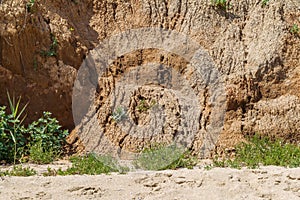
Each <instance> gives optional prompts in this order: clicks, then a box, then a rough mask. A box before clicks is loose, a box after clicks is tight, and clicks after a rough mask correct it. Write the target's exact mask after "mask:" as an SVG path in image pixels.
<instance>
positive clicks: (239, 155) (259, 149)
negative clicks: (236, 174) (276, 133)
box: [214, 134, 300, 168]
mask: <svg viewBox="0 0 300 200" xmlns="http://www.w3.org/2000/svg"><path fill="white" fill-rule="evenodd" d="M214 164H215V166H220V167H226V166H230V167H234V168H241V167H243V166H247V167H249V168H256V167H258V166H259V165H276V166H285V167H299V166H300V146H299V145H298V146H297V145H294V144H289V143H284V142H283V141H282V140H279V139H277V140H275V141H272V140H271V139H270V138H268V137H263V136H260V135H258V134H256V135H254V136H253V137H251V138H249V142H243V143H241V144H239V145H237V147H236V156H235V158H234V159H223V160H221V161H220V160H217V159H216V160H215V161H214Z"/></svg>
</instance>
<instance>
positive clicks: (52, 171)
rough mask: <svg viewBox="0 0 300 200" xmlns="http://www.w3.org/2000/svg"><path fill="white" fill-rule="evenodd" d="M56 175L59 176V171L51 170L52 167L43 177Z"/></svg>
mask: <svg viewBox="0 0 300 200" xmlns="http://www.w3.org/2000/svg"><path fill="white" fill-rule="evenodd" d="M60 171H62V170H61V169H60ZM56 175H57V170H55V169H51V167H48V168H47V172H44V173H43V176H56Z"/></svg>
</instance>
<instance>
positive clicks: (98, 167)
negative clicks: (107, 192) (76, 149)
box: [48, 153, 128, 175]
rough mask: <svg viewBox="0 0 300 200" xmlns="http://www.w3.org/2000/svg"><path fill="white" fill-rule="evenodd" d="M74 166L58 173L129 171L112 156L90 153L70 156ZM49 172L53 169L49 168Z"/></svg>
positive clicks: (90, 173) (89, 173)
mask: <svg viewBox="0 0 300 200" xmlns="http://www.w3.org/2000/svg"><path fill="white" fill-rule="evenodd" d="M70 160H71V162H72V167H70V168H68V169H67V170H65V171H62V170H61V169H59V170H58V171H57V174H58V175H73V174H88V175H96V174H102V173H106V174H107V173H110V172H120V173H124V172H126V171H128V169H127V168H125V167H122V166H120V165H119V164H118V163H117V161H116V160H115V159H113V158H112V157H110V156H98V155H96V154H94V153H90V154H88V155H86V156H74V157H71V158H70ZM48 172H49V173H53V172H51V170H49V169H48Z"/></svg>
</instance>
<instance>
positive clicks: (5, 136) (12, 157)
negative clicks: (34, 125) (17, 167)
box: [0, 92, 28, 164]
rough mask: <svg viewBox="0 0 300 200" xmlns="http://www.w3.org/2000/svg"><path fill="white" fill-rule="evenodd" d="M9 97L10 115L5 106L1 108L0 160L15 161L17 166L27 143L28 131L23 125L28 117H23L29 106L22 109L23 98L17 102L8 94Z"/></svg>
mask: <svg viewBox="0 0 300 200" xmlns="http://www.w3.org/2000/svg"><path fill="white" fill-rule="evenodd" d="M7 97H8V102H9V108H10V114H6V112H5V109H6V107H5V106H3V107H0V136H1V137H0V160H7V161H9V162H10V161H13V163H14V164H15V163H16V159H17V157H19V156H20V154H22V151H21V148H22V147H23V146H24V144H25V142H26V139H25V136H24V133H25V132H26V131H25V128H24V126H23V125H22V123H23V121H24V119H25V117H26V115H24V116H23V117H22V115H23V113H24V111H25V109H26V107H27V105H28V104H26V105H25V106H23V107H20V101H21V97H19V98H18V100H17V101H16V99H15V97H13V98H11V97H10V95H9V93H8V92H7ZM18 150H19V151H18Z"/></svg>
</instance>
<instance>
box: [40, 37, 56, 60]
mask: <svg viewBox="0 0 300 200" xmlns="http://www.w3.org/2000/svg"><path fill="white" fill-rule="evenodd" d="M57 46H58V42H57V39H56V37H55V36H54V35H52V34H51V45H50V48H49V50H48V51H42V52H41V54H42V55H43V56H47V57H51V56H56V55H57V52H56V51H57Z"/></svg>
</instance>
